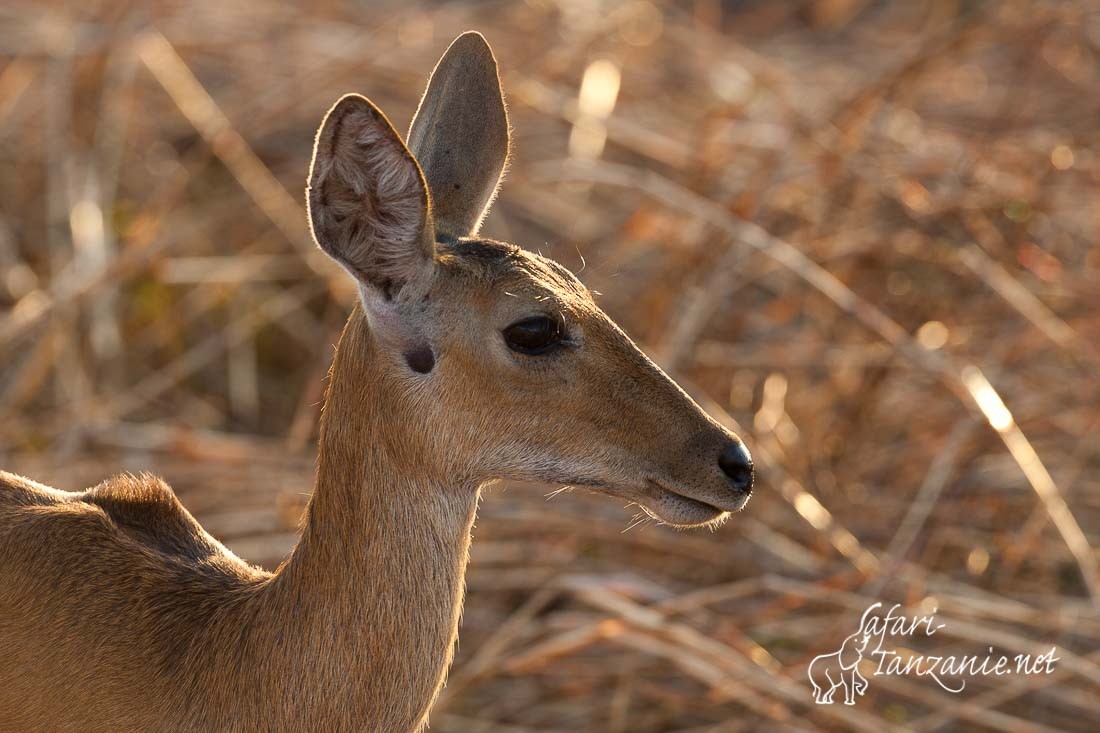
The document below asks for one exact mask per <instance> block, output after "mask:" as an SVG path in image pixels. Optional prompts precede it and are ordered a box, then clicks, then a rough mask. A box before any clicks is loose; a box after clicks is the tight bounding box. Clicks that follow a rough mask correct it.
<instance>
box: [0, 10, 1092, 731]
mask: <svg viewBox="0 0 1100 733" xmlns="http://www.w3.org/2000/svg"><path fill="white" fill-rule="evenodd" d="M53 5H54V6H55V7H52V8H49V11H50V12H48V13H47V10H46V9H45V8H44V7H43V6H32V5H31V4H29V3H27V4H21V3H13V4H6V5H4V7H2V8H0V166H2V167H3V168H2V169H3V171H4V173H3V174H2V175H0V308H3V311H0V353H2V354H3V360H2V363H0V415H2V419H0V461H2V465H3V466H4V467H5V468H8V469H10V470H16V471H20V472H25V473H28V474H31V475H34V476H35V477H36V478H39V479H42V480H46V481H49V482H53V483H54V484H55V485H58V486H59V487H61V488H69V489H76V488H80V487H82V486H85V485H89V484H91V483H95V482H97V481H98V480H100V479H101V478H103V476H104V475H105V474H106V473H109V472H111V471H114V470H118V469H122V468H125V469H129V470H137V469H142V468H151V469H153V470H156V471H158V472H160V473H162V474H163V475H164V476H165V477H166V478H167V479H168V480H169V481H170V482H171V483H172V484H173V485H174V486H176V488H177V490H178V491H179V493H180V495H181V496H182V498H183V499H184V501H185V503H187V505H188V506H189V507H191V508H192V509H193V511H194V512H195V514H196V515H197V516H198V517H199V518H200V520H202V521H203V522H204V524H205V525H206V526H207V527H208V528H209V529H210V530H211V531H212V532H213V533H214V534H216V535H218V536H219V537H221V538H223V539H224V540H226V541H227V542H228V544H229V545H230V546H231V547H232V548H234V549H235V550H236V551H237V552H238V553H239V554H241V555H243V556H245V557H247V558H249V559H251V560H253V561H256V562H261V563H264V564H266V565H273V564H276V563H277V562H278V561H279V559H280V558H281V557H282V556H283V555H284V554H285V553H286V552H287V550H288V548H289V547H290V546H291V545H292V543H293V541H294V536H295V535H294V527H295V524H296V521H297V517H298V512H299V511H300V508H301V506H302V505H303V502H304V499H305V497H304V492H307V491H308V489H309V486H310V480H311V470H312V453H311V452H312V443H313V438H314V434H313V431H314V430H315V423H316V417H317V409H318V401H319V399H320V390H321V377H322V375H323V374H324V371H325V369H326V368H327V356H328V354H329V353H330V347H331V344H332V343H333V342H334V341H335V338H336V334H337V332H338V328H339V326H340V325H341V323H342V319H343V316H344V314H345V313H346V311H347V307H348V303H349V298H350V297H351V293H350V289H349V288H348V287H347V286H346V285H345V283H344V281H343V278H342V276H341V275H340V274H339V273H338V272H336V271H335V269H334V268H332V267H330V266H329V265H328V264H327V263H326V262H324V261H323V258H319V257H318V256H317V254H316V253H315V252H314V250H313V248H312V245H311V244H310V242H309V239H308V234H307V232H306V228H305V219H304V215H303V213H302V205H301V201H302V197H301V193H300V192H301V189H302V187H303V181H304V177H305V171H306V166H307V159H308V154H309V148H310V143H311V140H312V135H313V131H314V129H315V126H316V125H317V123H318V121H319V120H320V118H321V116H322V114H323V113H324V111H325V109H327V107H328V105H329V104H330V103H331V102H332V101H333V100H334V99H336V97H338V96H339V95H340V94H342V93H344V92H347V91H352V90H354V91H360V92H363V93H365V94H367V95H369V96H370V97H371V98H372V99H374V100H375V101H376V102H378V103H379V104H380V105H381V106H382V107H383V108H384V109H386V110H387V112H388V113H389V114H390V116H391V117H392V118H393V120H394V121H395V123H396V124H397V126H398V127H399V128H400V127H402V126H404V125H405V124H407V121H408V119H409V118H410V117H411V114H412V111H413V109H414V108H415V104H416V102H417V95H418V93H419V90H420V89H421V87H422V84H423V82H424V80H425V78H426V74H427V72H428V70H429V69H430V67H431V65H432V63H433V62H434V60H435V58H436V57H437V56H438V54H439V53H440V52H441V51H442V49H443V48H444V47H445V45H446V43H447V41H448V40H449V39H450V38H451V37H452V36H453V35H455V34H456V33H457V32H459V31H461V30H464V29H467V28H477V29H480V30H482V31H483V32H484V33H485V34H486V36H487V37H488V38H489V40H490V41H491V42H492V43H493V45H494V47H495V49H496V52H497V56H498V58H499V59H500V60H501V63H502V68H503V70H504V72H505V76H504V82H505V88H506V91H507V92H508V95H509V102H510V106H511V110H512V121H513V125H514V127H515V130H516V134H517V140H516V157H515V159H514V161H513V165H512V169H511V172H510V174H509V178H508V180H507V182H506V185H505V188H504V193H503V195H502V197H501V199H500V201H499V202H498V204H497V206H496V209H495V210H494V213H493V214H492V215H491V216H490V218H489V220H488V222H487V225H486V232H487V233H488V234H490V235H492V236H495V237H498V238H502V239H511V240H514V241H516V242H518V243H521V244H523V245H525V246H528V247H531V248H539V249H541V250H542V251H543V252H544V253H547V254H551V255H553V256H555V257H557V258H558V259H560V260H561V261H562V262H564V263H566V264H567V265H569V266H571V267H573V268H574V269H575V270H578V271H581V273H580V274H581V277H582V278H583V279H584V280H585V281H586V283H587V284H588V285H589V286H590V287H592V288H594V289H597V290H599V291H601V292H602V293H603V304H604V305H605V307H606V308H607V309H608V311H609V312H610V313H611V314H612V315H613V316H614V317H616V318H617V319H618V320H620V322H622V323H623V324H624V326H625V327H626V328H627V329H628V330H629V331H630V332H632V333H633V334H634V335H635V336H637V337H638V338H639V339H640V340H641V341H642V342H643V343H644V344H645V345H646V347H647V348H648V349H649V350H650V352H651V353H653V354H654V355H655V356H656V357H657V358H658V359H659V360H660V361H661V362H662V363H663V364H664V365H665V366H666V367H667V368H668V369H670V370H671V371H673V372H674V373H675V374H676V375H677V376H678V377H679V378H681V379H682V380H683V381H684V382H685V384H687V385H689V386H690V388H691V389H692V390H693V391H694V392H695V394H696V395H697V396H698V397H699V398H700V400H702V401H704V402H705V403H706V405H707V407H708V409H709V410H711V411H712V413H713V414H715V415H716V416H717V417H719V418H721V419H724V420H726V421H727V422H729V424H730V425H731V426H737V429H738V431H739V432H740V433H741V434H742V435H744V436H745V437H746V438H747V439H748V440H749V442H750V444H751V446H752V448H753V452H754V455H755V456H756V457H757V459H758V461H759V462H760V464H761V472H760V474H761V475H760V479H759V486H760V488H759V491H758V494H757V496H756V497H755V498H754V500H753V501H752V503H751V504H750V505H749V508H748V510H747V511H746V512H745V513H744V514H743V515H742V516H738V517H736V518H734V519H733V520H732V521H731V522H729V523H728V524H727V525H726V526H725V527H723V528H721V529H720V530H718V531H716V532H714V533H713V534H710V533H683V532H673V531H670V530H667V529H666V528H664V527H659V526H654V525H644V526H637V527H633V528H631V529H630V530H629V531H624V528H625V527H627V526H628V525H630V524H631V522H630V517H631V510H630V509H627V510H625V511H624V510H623V509H622V508H621V507H619V506H617V505H616V504H615V503H614V502H609V501H607V500H605V499H597V498H593V497H587V496H582V495H577V494H563V495H561V496H559V497H557V498H554V499H553V502H552V504H551V506H549V507H547V506H545V501H546V500H545V498H544V494H545V492H546V491H547V490H548V489H546V488H540V487H530V486H527V487H512V488H510V489H508V490H507V491H495V492H493V493H492V494H491V495H490V496H488V497H487V499H486V501H485V502H484V503H483V508H482V512H481V517H480V519H479V522H478V526H477V529H476V542H475V546H474V556H473V562H472V566H471V571H470V576H469V598H468V603H467V607H466V613H465V619H464V625H463V633H462V645H461V649H460V655H459V660H458V663H457V664H456V666H455V669H454V671H453V675H452V680H451V684H450V686H449V688H448V690H447V692H446V694H445V698H444V700H443V701H442V702H441V704H440V705H439V706H438V708H437V709H436V711H435V714H434V717H433V729H434V730H439V731H447V732H450V731H454V732H458V731H464V732H472V731H504V732H506V733H507V732H514V733H519V732H520V731H524V732H528V733H531V732H534V731H551V730H583V731H622V732H627V731H630V732H632V733H645V732H650V731H680V732H681V733H687V731H692V732H694V733H703V732H704V731H707V732H708V733H718V732H719V731H722V732H723V733H725V732H727V731H739V730H757V729H759V730H773V729H776V728H782V729H798V730H809V729H817V728H822V729H837V730H844V729H861V730H873V731H877V730H882V729H884V728H887V727H889V726H899V727H906V728H912V729H915V730H943V729H954V728H964V729H971V730H973V729H979V730H997V731H1025V730H1028V731H1030V730H1043V729H1047V730H1049V729H1053V730H1082V731H1087V730H1095V729H1096V725H1097V721H1096V700H1097V698H1098V697H1100V614H1098V612H1097V609H1098V608H1100V572H1098V569H1097V552H1096V550H1095V549H1094V548H1095V547H1096V546H1097V545H1098V544H1100V481H1098V480H1097V478H1096V477H1095V475H1094V474H1092V470H1094V469H1096V468H1098V467H1100V455H1098V452H1097V441H1096V438H1095V436H1096V434H1097V431H1098V428H1100V382H1098V380H1097V378H1096V374H1097V370H1098V369H1100V349H1098V348H1097V343H1098V339H1100V312H1098V309H1097V303H1098V301H1097V293H1098V292H1100V256H1098V252H1100V250H1097V249H1096V248H1095V247H1094V246H1093V245H1094V244H1095V241H1096V237H1097V233H1098V232H1100V207H1097V205H1096V202H1097V200H1098V194H1100V138H1098V130H1100V128H1098V127H1097V120H1098V119H1100V8H1098V7H1097V6H1096V5H1095V3H1090V2H1072V3H1071V2H1033V3H1028V2H1015V1H1008V2H933V1H931V0H929V1H928V2H912V3H900V2H899V3H888V2H875V1H874V0H804V1H802V2H791V3H766V2H746V3H721V2H718V1H717V0H696V2H687V1H684V2H677V3H657V4H651V3H648V2H633V3H615V4H610V3H604V4H601V3H599V2H593V3H587V2H579V1H578V2H566V1H565V0H560V2H552V1H551V0H532V1H531V2H527V3H499V2H480V3H479V2H453V3H445V4H440V5H438V6H432V5H428V4H424V3H419V2H408V1H406V2H401V3H389V2H386V3H379V4H375V5H372V6H371V7H370V8H367V7H366V6H365V5H353V4H345V3H341V2H329V1H328V0H314V2H312V3H298V4H291V3H277V2H259V1H257V2H251V3H248V4H247V5H246V4H237V3H227V2H209V1H204V2H195V3H188V4H184V3H175V2H167V1H166V2H156V3H91V4H88V3H84V4H79V5H78V4H76V3H71V4H69V7H66V4H65V3H60V2H59V3H54V4H53ZM582 79H587V82H586V84H585V87H586V88H585V91H584V92H583V93H581V92H580V88H581V80H582ZM551 488H553V487H551ZM875 600H881V601H884V602H887V603H893V602H898V603H902V604H904V605H905V606H907V607H908V608H911V609H919V608H926V609H927V608H930V607H932V606H936V607H938V609H939V613H938V617H939V619H940V621H941V622H943V623H946V624H947V628H946V629H944V631H943V633H942V634H940V635H937V636H936V637H935V638H934V641H935V643H933V644H932V645H931V646H928V645H927V644H926V645H925V646H923V647H922V648H921V650H922V651H925V652H933V651H935V650H939V651H940V652H942V653H949V654H965V653H971V654H973V653H984V651H985V649H986V647H987V646H989V645H995V646H996V647H998V648H999V649H1003V650H1008V651H1011V652H1012V653H1016V652H1018V651H1030V650H1032V649H1034V648H1040V649H1046V648H1049V646H1050V645H1057V646H1058V649H1059V653H1060V655H1061V657H1062V661H1061V662H1060V663H1059V666H1058V668H1057V672H1056V674H1054V675H1052V676H1034V677H1010V678H973V679H971V680H970V681H969V682H968V684H967V688H966V690H965V692H964V693H962V694H959V695H950V694H947V693H945V692H943V691H941V690H940V688H939V687H937V686H936V685H935V684H933V683H932V682H930V681H929V680H928V679H912V678H909V679H906V678H897V677H894V678H885V677H871V687H870V690H869V692H868V694H867V696H866V697H865V698H863V699H861V700H860V701H859V703H858V705H856V706H855V707H846V706H843V705H839V704H837V705H832V706H815V705H813V704H812V703H811V698H810V690H809V686H808V684H807V682H806V679H805V670H806V665H807V663H808V662H809V660H810V659H812V658H813V657H814V656H815V655H817V654H820V653H823V652H828V651H831V650H835V649H836V648H837V646H838V644H839V643H840V641H841V640H842V639H843V638H844V637H845V636H846V635H847V634H849V633H851V631H852V630H853V629H854V627H855V625H856V624H858V619H859V616H860V614H861V613H862V610H863V609H864V608H865V607H866V606H867V605H868V604H869V603H870V602H872V601H875ZM929 641H931V640H929ZM1041 726H1046V728H1042V727H1041Z"/></svg>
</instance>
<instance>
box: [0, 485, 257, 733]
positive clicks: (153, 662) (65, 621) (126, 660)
mask: <svg viewBox="0 0 1100 733" xmlns="http://www.w3.org/2000/svg"><path fill="white" fill-rule="evenodd" d="M267 577H269V576H268V574H267V573H264V572H263V571H261V570H258V569H256V568H253V567H251V566H249V565H247V564H245V563H244V562H242V561H241V560H239V559H238V558H237V557H235V556H234V555H233V554H232V553H231V552H229V550H227V549H226V548H225V547H224V546H222V545H221V544H220V543H218V542H217V541H216V540H215V539H214V538H212V537H211V536H210V535H209V534H207V533H206V532H205V531H204V530H203V529H202V528H201V527H200V526H199V524H198V523H197V522H196V521H195V520H194V518H193V517H191V515H190V514H189V513H188V512H187V511H186V510H185V509H184V508H183V506H182V505H181V504H180V503H179V500H178V499H177V498H176V496H175V494H174V493H173V492H172V490H171V489H170V488H169V487H168V486H167V485H166V484H165V483H164V482H163V481H161V480H160V479H158V478H156V477H154V476H150V475H140V476H130V475H125V476H119V477H115V478H113V479H110V480H108V481H105V482H104V483H102V484H100V485H99V486H96V487H95V488H92V489H89V490H87V491H84V492H80V493H70V492H64V491H58V490H56V489H52V488H49V487H46V486H42V485H41V484H38V483H35V482H33V481H30V480H27V479H24V478H22V477H19V476H15V475H13V474H10V473H6V472H0V713H2V714H0V731H6V730H34V729H35V728H34V721H41V720H44V719H48V720H51V721H53V723H54V724H56V722H57V721H68V725H70V726H71V729H72V730H86V729H87V728H86V727H84V724H83V722H82V721H84V720H87V719H88V713H89V712H90V711H95V715H96V717H95V719H96V720H100V721H103V724H104V725H105V726H107V727H112V721H116V722H117V723H118V724H119V726H118V727H130V726H132V724H133V721H134V714H135V710H136V709H138V710H139V709H140V708H141V706H142V701H143V700H146V701H154V702H155V701H166V702H165V704H168V703H167V701H168V700H169V699H170V697H171V695H168V694H166V693H167V691H166V690H158V689H155V685H157V684H163V683H164V681H165V680H172V679H175V678H177V677H178V676H179V675H186V674H188V672H189V670H188V667H189V666H190V665H191V664H193V663H194V662H195V660H192V659H190V655H189V653H188V652H189V649H191V648H192V647H193V644H194V639H195V637H196V636H197V635H200V634H201V633H203V631H204V630H205V629H209V628H210V626H211V623H212V621H213V620H214V619H215V617H216V616H218V615H219V614H220V613H221V612H222V611H224V610H225V609H226V608H227V607H228V606H230V605H232V603H233V599H234V598H235V597H239V596H241V595H242V592H244V591H247V589H248V588H250V587H254V586H255V585H256V583H257V582H258V581H262V580H264V579H265V578H267ZM169 620H170V621H169ZM169 625H170V626H172V627H175V628H180V629H184V630H187V629H193V630H194V632H195V634H194V635H192V634H188V633H179V634H176V635H166V634H164V629H165V628H166V627H167V626H169ZM158 632H159V633H158ZM95 668H98V669H110V670H111V673H110V674H109V675H103V676H102V677H100V678H96V676H95V675H94V673H93V672H92V671H91V670H92V669H95ZM153 670H156V671H157V672H160V674H150V672H151V671H153ZM104 700H130V701H132V702H133V706H132V709H127V710H118V711H111V710H103V709H102V705H104V704H105V703H103V701H104ZM155 707H156V706H155V705H151V706H146V709H147V711H148V714H149V715H150V716H156V715H158V714H162V713H166V712H168V711H167V710H163V711H156V710H155V709H154V708H155ZM151 719H152V717H151ZM161 724H163V720H162V721H161ZM105 729H107V728H105ZM51 730H56V727H53V728H51Z"/></svg>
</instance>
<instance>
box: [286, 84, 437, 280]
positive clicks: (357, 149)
mask: <svg viewBox="0 0 1100 733" xmlns="http://www.w3.org/2000/svg"><path fill="white" fill-rule="evenodd" d="M306 199H307V203H308V206H309V222H310V226H311V228H312V230H313V238H314V239H315V240H316V241H317V244H318V246H320V247H321V249H322V250H324V251H325V253H326V254H328V255H329V256H330V257H332V258H333V259H334V260H336V261H337V262H338V263H340V264H341V265H342V266H343V267H344V269H346V270H347V271H348V272H350V273H351V274H352V276H353V277H355V278H356V279H357V280H358V281H359V283H360V284H361V286H362V287H361V290H362V291H363V294H364V299H365V300H374V299H375V298H381V299H382V300H383V301H392V300H394V299H395V298H396V297H397V296H398V295H400V294H401V292H402V291H403V290H405V289H406V288H408V286H409V285H410V284H419V283H423V282H425V281H426V280H428V279H429V278H428V276H429V275H430V273H431V271H432V268H433V266H434V252H435V235H434V233H433V231H432V223H431V203H430V202H431V198H430V196H429V195H428V188H427V185H426V184H425V182H424V176H423V174H421V172H420V167H419V166H418V165H417V163H416V159H415V158H413V156H412V154H411V153H410V152H409V150H408V148H406V147H405V144H404V143H403V142H401V137H400V136H399V135H398V134H397V132H396V131H395V130H394V129H393V125H391V124H390V122H389V120H387V119H386V116H385V115H384V114H382V112H381V111H380V110H379V109H378V108H377V107H375V106H374V105H373V104H372V103H371V102H370V101H369V100H368V99H366V98H365V97H361V96H359V95H358V94H348V95H347V96H344V97H342V98H341V99H340V100H339V101H338V102H337V103H336V104H335V105H333V107H332V109H330V110H329V112H328V114H327V115H325V119H324V121H323V122H322V123H321V128H320V130H318V132H317V141H316V143H315V145H314V147H313V163H312V164H311V165H310V169H309V188H308V190H307V193H306Z"/></svg>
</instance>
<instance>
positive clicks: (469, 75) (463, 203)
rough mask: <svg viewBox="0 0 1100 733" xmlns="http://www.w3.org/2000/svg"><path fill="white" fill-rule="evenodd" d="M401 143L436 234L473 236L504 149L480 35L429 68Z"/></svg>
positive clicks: (459, 42)
mask: <svg viewBox="0 0 1100 733" xmlns="http://www.w3.org/2000/svg"><path fill="white" fill-rule="evenodd" d="M408 140H409V149H410V150H412V152H413V154H414V155H416V159H417V160H418V161H420V165H421V166H423V169H424V175H425V177H426V179H427V182H428V187H429V190H430V191H431V195H432V203H433V206H434V210H433V216H434V222H435V227H436V230H437V231H438V232H440V233H443V234H447V235H450V236H453V237H467V236H473V235H475V234H477V231H478V229H479V228H480V227H481V222H482V220H483V219H484V218H485V214H486V213H487V212H488V210H489V206H490V204H491V203H492V201H493V198H494V197H495V196H496V192H497V188H498V186H499V185H500V179H501V176H502V175H503V174H504V167H505V165H506V164H507V161H508V152H509V146H510V135H509V131H508V112H507V109H506V108H505V106H504V96H503V94H502V92H501V89H500V78H499V76H498V74H497V62H496V59H495V58H494V57H493V51H492V49H490V48H489V44H488V43H487V42H486V41H485V38H484V37H483V36H482V35H481V34H480V33H477V32H476V31H469V32H466V33H463V34H462V35H461V36H459V37H458V38H456V39H455V40H454V42H453V43H451V45H450V47H449V48H448V49H447V51H446V52H445V53H444V54H443V57H442V58H441V59H440V60H439V63H438V64H436V67H435V70H434V71H433V72H432V76H431V79H430V80H429V81H428V88H427V90H426V91H425V92H424V96H423V98H421V100H420V106H419V108H418V109H417V111H416V115H415V117H413V122H412V126H411V127H410V128H409V137H408Z"/></svg>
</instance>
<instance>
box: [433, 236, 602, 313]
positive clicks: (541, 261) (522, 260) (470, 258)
mask: <svg viewBox="0 0 1100 733" xmlns="http://www.w3.org/2000/svg"><path fill="white" fill-rule="evenodd" d="M437 247H438V251H439V254H440V255H441V257H442V258H444V259H445V260H447V261H449V262H450V263H451V264H453V266H454V267H456V268H457V269H458V270H459V271H461V272H462V273H463V274H465V275H467V276H470V277H473V278H476V279H477V280H481V281H484V282H485V283H486V284H488V285H490V286H502V287H517V288H523V287H524V286H527V287H532V286H535V287H537V288H538V289H540V290H544V291H548V292H549V293H552V294H555V295H558V296H561V297H563V298H565V299H572V298H582V299H584V300H589V299H590V298H591V295H590V293H589V291H588V288H586V287H585V286H584V285H583V284H582V283H581V281H580V280H578V279H577V278H576V276H575V275H574V274H573V273H572V272H570V271H569V270H567V269H566V268H565V267H563V266H562V265H559V264H558V263H557V262H554V260H551V259H549V258H547V257H543V256H542V255H538V254H535V253H534V252H528V251H527V250H525V249H522V248H520V247H518V246H516V245H514V244H508V243H506V242H497V241H495V240H492V239H456V240H453V241H449V242H440V243H438V244H437Z"/></svg>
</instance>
